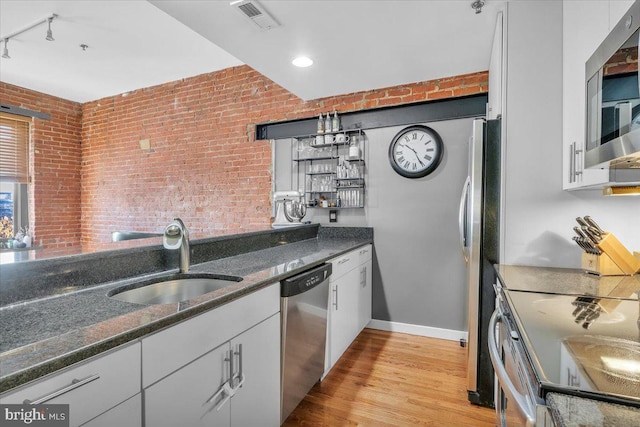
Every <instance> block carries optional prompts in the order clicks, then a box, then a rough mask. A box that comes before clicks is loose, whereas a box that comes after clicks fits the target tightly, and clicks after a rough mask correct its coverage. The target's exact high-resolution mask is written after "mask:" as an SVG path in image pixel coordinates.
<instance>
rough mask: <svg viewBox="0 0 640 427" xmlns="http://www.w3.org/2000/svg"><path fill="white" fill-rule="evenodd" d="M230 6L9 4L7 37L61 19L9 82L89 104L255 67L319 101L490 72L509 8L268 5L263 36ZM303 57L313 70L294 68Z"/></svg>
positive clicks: (434, 0) (8, 71)
mask: <svg viewBox="0 0 640 427" xmlns="http://www.w3.org/2000/svg"><path fill="white" fill-rule="evenodd" d="M152 3H153V4H152ZM229 3H230V1H229V0H209V1H202V0H198V1H181V0H173V1H158V0H152V1H151V3H149V2H146V1H142V0H130V1H81V0H75V1H73V0H72V1H55V0H51V1H30V0H18V1H14V0H0V36H5V35H7V34H10V33H12V32H14V31H16V30H19V29H21V28H24V27H27V26H29V25H30V24H32V23H33V22H35V21H37V20H40V19H43V18H45V17H46V16H47V15H49V14H51V13H56V14H58V15H59V18H57V19H56V20H54V22H53V24H52V29H53V35H54V37H55V39H56V40H55V41H54V42H48V41H46V40H45V39H44V36H45V33H46V25H44V24H43V25H41V26H39V27H37V28H35V29H33V30H30V31H28V32H26V33H24V34H22V35H20V36H17V37H16V38H15V39H12V40H10V41H9V54H10V56H11V59H4V58H2V59H0V80H2V81H5V82H8V83H12V84H15V85H18V86H23V87H27V88H30V89H34V90H37V91H41V92H44V93H49V94H52V95H55V96H59V97H62V98H65V99H70V100H74V101H78V102H86V101H89V100H95V99H99V98H103V97H106V96H112V95H116V94H119V93H124V92H127V91H130V90H133V89H138V88H142V87H148V86H153V85H156V84H160V83H164V82H168V81H174V80H179V79H181V78H183V77H189V76H194V75H198V74H202V73H207V72H211V71H216V70H220V69H223V68H227V67H231V66H236V65H240V64H242V63H245V64H247V65H249V66H251V67H252V68H254V69H256V70H257V71H259V72H260V73H262V74H264V75H265V76H267V77H269V78H270V79H271V80H273V81H274V82H276V83H278V84H280V85H281V86H283V87H284V88H286V89H287V90H289V91H291V92H293V93H294V94H296V95H297V96H299V97H300V98H302V99H305V100H309V99H317V98H322V97H326V96H331V95H337V94H346V93H351V92H356V91H362V90H370V89H375V88H382V87H388V86H395V85H399V84H404V83H411V82H417V81H425V80H430V79H436V78H441V77H447V76H452V75H459V74H465V73H471V72H476V71H482V70H487V69H488V67H489V55H490V50H491V41H492V37H493V29H494V26H495V20H496V12H497V10H499V9H502V8H503V7H504V1H491V0H485V3H486V5H485V7H484V8H483V12H482V13H481V14H475V13H474V10H473V9H472V8H471V3H472V0H448V1H438V0H426V1H425V0H423V1H418V0H395V1H383V0H369V1H365V0H297V1H293V0H280V1H276V0H261V1H260V4H261V5H262V6H263V7H264V8H265V9H266V10H267V11H268V12H269V13H270V14H271V15H272V16H273V17H274V18H275V19H276V21H278V22H279V23H280V24H281V26H280V27H278V28H275V29H272V30H268V31H262V30H260V29H259V28H258V27H256V26H255V25H254V24H253V23H252V22H251V21H250V20H249V19H248V18H246V17H245V16H243V15H242V14H241V13H240V12H238V11H237V10H236V8H234V7H233V6H230V4H229ZM154 5H155V6H154ZM156 6H157V7H156ZM158 8H160V9H162V10H164V11H165V12H167V13H169V14H170V15H171V16H173V17H175V18H176V19H177V20H176V19H174V18H172V17H171V16H169V15H167V14H165V13H164V12H162V11H161V10H160V9H158ZM181 22H182V23H181ZM183 23H184V24H186V25H183ZM193 30H195V32H194V31H193ZM196 32H197V33H199V34H201V35H199V34H197V33H196ZM202 36H204V37H202ZM82 43H84V44H87V45H88V46H89V48H88V49H87V50H86V51H83V50H82V49H81V48H80V47H79V45H80V44H82ZM0 47H1V48H4V43H3V44H2V46H0ZM300 54H305V55H308V56H310V57H311V58H312V59H313V60H314V61H315V63H314V65H313V66H311V67H309V68H304V69H301V68H296V67H294V66H292V65H291V60H292V59H293V58H294V57H295V56H297V55H300ZM236 58H237V59H236Z"/></svg>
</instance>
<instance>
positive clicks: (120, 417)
mask: <svg viewBox="0 0 640 427" xmlns="http://www.w3.org/2000/svg"><path fill="white" fill-rule="evenodd" d="M116 426H117V427H140V426H142V394H141V393H140V394H136V395H135V396H133V397H132V398H131V399H129V400H127V401H126V402H122V403H121V404H119V405H118V406H116V407H115V408H111V409H109V410H108V411H107V412H105V413H104V414H102V415H100V416H99V417H97V418H94V419H92V420H91V421H89V422H88V423H86V424H82V427H116Z"/></svg>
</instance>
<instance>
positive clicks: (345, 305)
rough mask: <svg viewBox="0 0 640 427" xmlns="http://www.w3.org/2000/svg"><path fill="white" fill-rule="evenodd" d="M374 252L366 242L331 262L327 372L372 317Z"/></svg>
mask: <svg viewBox="0 0 640 427" xmlns="http://www.w3.org/2000/svg"><path fill="white" fill-rule="evenodd" d="M371 252H372V246H371V245H367V246H365V247H363V248H359V249H356V250H354V251H351V252H349V253H347V254H345V255H342V256H340V257H338V258H335V259H333V260H331V261H330V262H331V264H332V266H333V273H332V275H331V278H330V282H329V313H328V320H327V351H326V353H325V371H324V375H327V373H328V372H329V370H331V368H332V367H333V365H335V363H336V362H337V361H338V359H340V357H341V356H342V354H343V353H344V352H345V350H346V349H347V348H348V347H349V345H351V343H352V342H353V340H354V339H355V338H356V337H357V336H358V334H359V333H360V332H361V331H362V329H363V328H364V327H366V326H367V324H368V323H369V321H370V320H371V265H372V262H371Z"/></svg>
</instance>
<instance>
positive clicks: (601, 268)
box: [582, 252, 627, 276]
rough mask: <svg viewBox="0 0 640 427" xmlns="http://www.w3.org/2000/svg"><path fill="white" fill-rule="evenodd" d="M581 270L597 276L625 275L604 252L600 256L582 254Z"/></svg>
mask: <svg viewBox="0 0 640 427" xmlns="http://www.w3.org/2000/svg"><path fill="white" fill-rule="evenodd" d="M582 269H583V270H584V271H585V272H587V273H591V274H597V275H598V276H624V275H626V274H627V273H625V272H624V271H622V270H621V269H620V267H618V266H617V265H616V263H615V262H613V260H612V259H611V257H610V256H609V255H607V254H606V253H604V252H603V253H602V254H600V255H595V254H588V253H586V252H583V253H582Z"/></svg>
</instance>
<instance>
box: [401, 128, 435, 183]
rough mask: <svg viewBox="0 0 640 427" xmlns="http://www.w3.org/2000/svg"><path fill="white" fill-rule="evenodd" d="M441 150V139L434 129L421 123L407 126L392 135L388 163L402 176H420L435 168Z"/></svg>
mask: <svg viewBox="0 0 640 427" xmlns="http://www.w3.org/2000/svg"><path fill="white" fill-rule="evenodd" d="M443 151H444V146H443V144H442V139H441V138H440V135H438V133H437V132H436V131H435V130H433V129H431V128H430V127H427V126H422V125H415V126H409V127H406V128H404V129H402V130H401V131H400V132H398V133H397V134H396V136H394V137H393V140H392V141H391V144H390V145H389V163H391V167H392V168H393V170H395V171H396V172H397V173H398V174H400V175H402V176H404V177H407V178H422V177H423V176H427V175H429V174H430V173H431V172H433V171H434V170H436V168H437V167H438V165H439V164H440V161H441V160H442V154H443Z"/></svg>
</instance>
